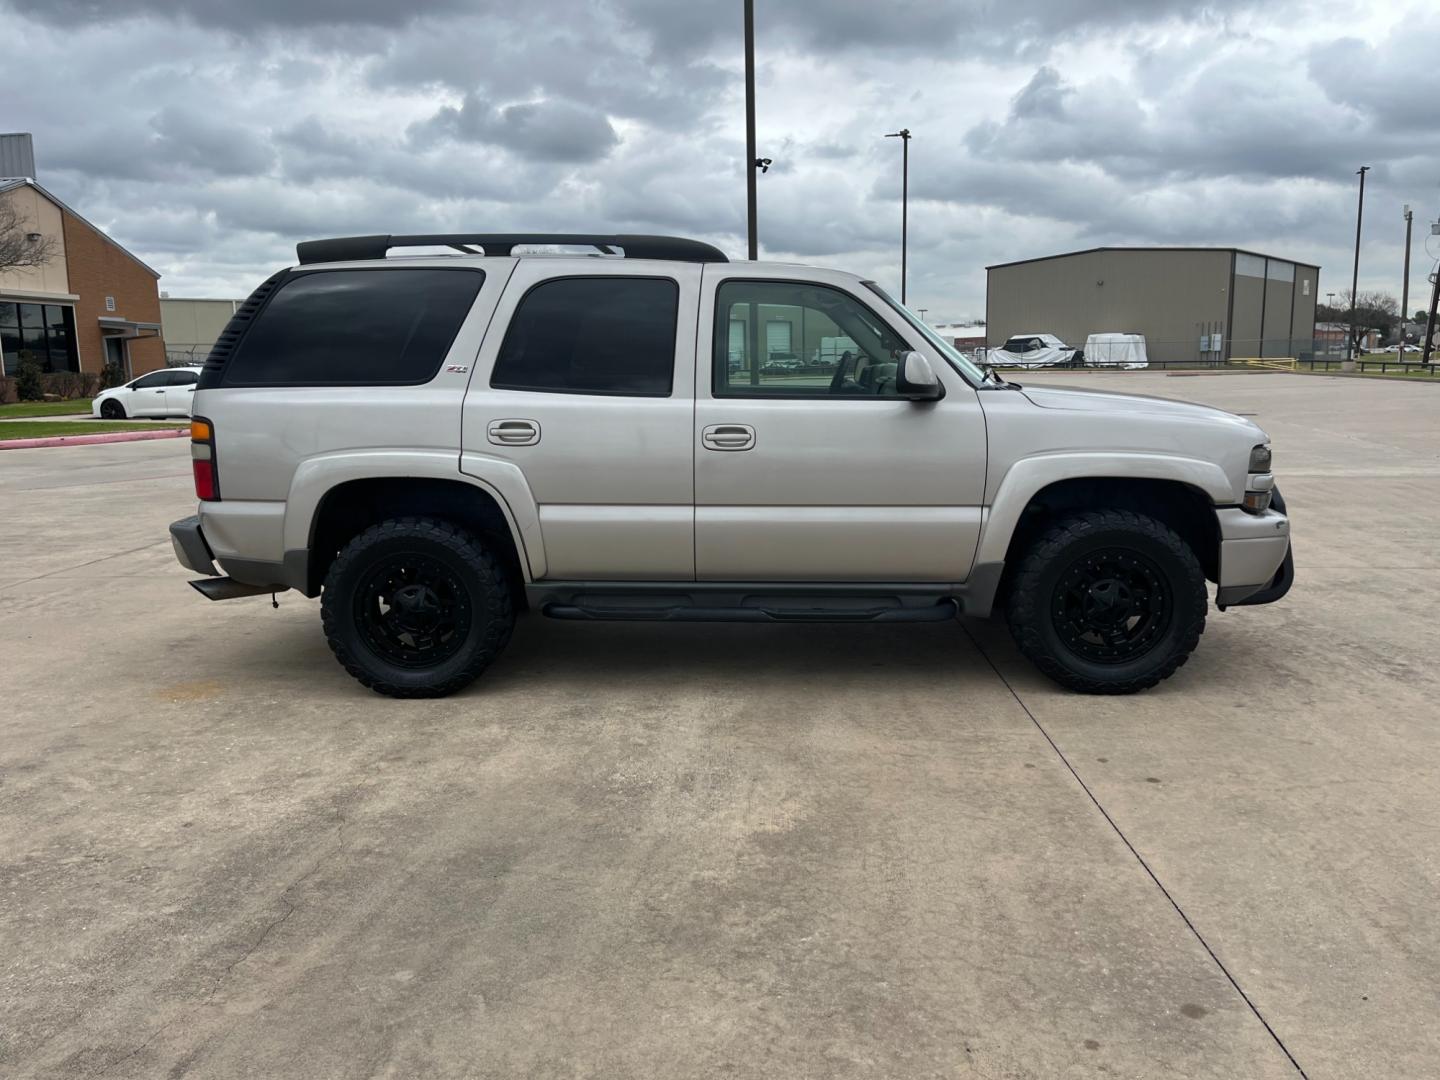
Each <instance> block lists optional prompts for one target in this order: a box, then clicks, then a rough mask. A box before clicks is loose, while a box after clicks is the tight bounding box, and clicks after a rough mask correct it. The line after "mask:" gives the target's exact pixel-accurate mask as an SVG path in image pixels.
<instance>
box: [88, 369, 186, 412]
mask: <svg viewBox="0 0 1440 1080" xmlns="http://www.w3.org/2000/svg"><path fill="white" fill-rule="evenodd" d="M199 378H200V369H199V368H198V367H172V368H161V369H160V370H159V371H152V372H149V373H148V374H145V375H141V376H140V377H139V378H136V379H131V380H130V381H129V382H128V383H126V384H125V385H124V386H112V387H111V388H110V389H109V390H102V391H101V392H100V393H98V394H96V395H95V400H94V401H92V402H91V403H90V413H91V415H92V416H95V417H99V418H102V419H105V420H125V419H127V418H129V417H132V416H189V415H190V403H191V402H192V401H193V400H194V398H195V383H196V382H197V381H198V380H199Z"/></svg>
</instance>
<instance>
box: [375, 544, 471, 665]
mask: <svg viewBox="0 0 1440 1080" xmlns="http://www.w3.org/2000/svg"><path fill="white" fill-rule="evenodd" d="M355 621H356V624H357V625H358V626H359V628H360V636H361V639H362V640H363V641H364V642H365V644H366V645H368V646H369V647H370V648H371V649H373V650H374V651H375V654H376V655H377V656H379V657H381V658H382V659H385V660H388V661H389V662H390V663H392V664H395V665H396V666H398V667H406V668H427V667H434V666H435V665H436V664H440V663H444V662H445V661H446V660H448V659H450V657H452V656H454V655H455V653H456V652H458V651H459V649H460V646H461V645H462V644H464V641H465V637H466V635H467V634H468V633H469V632H470V622H471V609H470V598H469V596H468V595H467V593H466V591H465V587H464V586H463V585H462V584H461V582H460V579H459V576H458V575H457V574H455V573H454V572H453V571H452V570H450V569H449V568H448V567H447V566H446V565H445V564H444V563H442V562H440V560H438V559H435V558H431V557H430V556H428V555H421V554H416V553H402V554H396V555H390V556H388V557H386V558H383V559H381V560H380V561H379V562H377V563H375V564H373V565H372V566H371V567H370V569H369V571H368V572H367V573H366V574H365V575H364V577H363V578H361V582H360V586H359V588H357V589H356V590H355Z"/></svg>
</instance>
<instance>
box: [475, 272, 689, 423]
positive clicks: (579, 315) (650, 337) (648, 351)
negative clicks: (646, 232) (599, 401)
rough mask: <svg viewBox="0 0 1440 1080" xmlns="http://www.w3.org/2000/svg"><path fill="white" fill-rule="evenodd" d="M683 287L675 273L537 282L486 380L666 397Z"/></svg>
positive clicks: (510, 386) (514, 386)
mask: <svg viewBox="0 0 1440 1080" xmlns="http://www.w3.org/2000/svg"><path fill="white" fill-rule="evenodd" d="M679 307H680V286H679V285H678V284H677V283H676V282H675V281H674V280H673V279H672V278H641V277H621V276H618V275H617V276H614V277H575V278H554V279H552V280H550V281H542V282H541V283H540V284H538V285H536V286H535V287H534V288H532V289H531V290H530V291H529V292H527V293H526V294H525V295H524V297H523V298H521V300H520V303H519V305H518V306H517V307H516V309H515V314H514V315H513V316H512V317H511V319H510V326H509V328H508V329H507V330H506V331H505V340H504V342H503V343H502V344H501V346H500V354H499V355H498V356H497V357H496V358H495V370H494V372H493V373H492V374H491V376H490V385H491V386H492V387H494V388H495V389H497V390H538V391H541V392H544V393H552V394H615V395H622V396H626V397H668V396H669V395H670V389H671V386H672V385H673V383H674V379H675V324H676V319H677V318H678V314H679Z"/></svg>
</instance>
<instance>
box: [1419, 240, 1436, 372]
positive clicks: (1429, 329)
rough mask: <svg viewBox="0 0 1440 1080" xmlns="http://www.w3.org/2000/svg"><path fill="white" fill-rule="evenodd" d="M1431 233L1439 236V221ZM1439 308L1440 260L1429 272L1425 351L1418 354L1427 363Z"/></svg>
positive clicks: (1432, 350) (1432, 343) (1430, 355)
mask: <svg viewBox="0 0 1440 1080" xmlns="http://www.w3.org/2000/svg"><path fill="white" fill-rule="evenodd" d="M1430 232H1431V234H1432V235H1435V236H1440V221H1437V222H1435V224H1434V225H1431V226H1430ZM1437 310H1440V261H1437V262H1436V263H1435V269H1434V271H1433V272H1432V273H1431V274H1430V317H1429V318H1428V319H1426V320H1425V345H1424V348H1425V351H1424V352H1422V353H1421V354H1420V362H1421V363H1422V364H1428V363H1430V361H1431V360H1432V358H1433V356H1434V352H1435V315H1436V311H1437Z"/></svg>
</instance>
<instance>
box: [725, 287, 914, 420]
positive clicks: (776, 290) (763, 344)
mask: <svg viewBox="0 0 1440 1080" xmlns="http://www.w3.org/2000/svg"><path fill="white" fill-rule="evenodd" d="M909 348H910V346H909V345H907V344H906V343H905V341H904V340H903V339H902V338H901V337H900V335H898V334H897V333H895V331H893V330H891V329H890V327H889V325H888V324H887V323H885V322H884V321H883V320H882V319H881V318H880V317H879V316H878V315H876V314H875V313H874V312H873V311H871V310H870V309H869V308H868V307H866V306H865V305H864V304H862V303H860V301H858V300H856V299H855V298H854V297H853V296H850V295H849V294H848V293H845V292H842V291H841V290H839V289H834V288H831V287H829V286H827V285H812V284H809V283H806V282H791V281H726V282H722V283H721V285H720V287H719V289H717V290H716V294H715V350H714V364H713V372H714V382H713V386H714V393H715V396H716V397H895V396H896V394H897V390H896V381H897V379H896V376H897V372H898V369H899V362H900V357H901V356H902V355H903V354H904V353H905V352H907V351H908V350H909Z"/></svg>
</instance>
